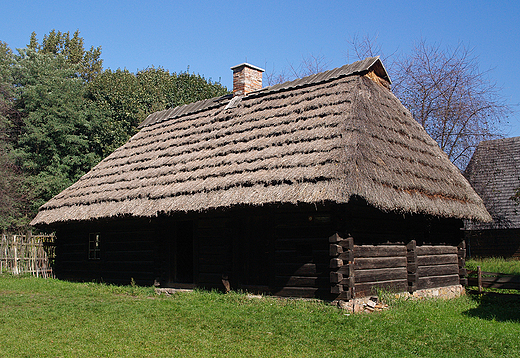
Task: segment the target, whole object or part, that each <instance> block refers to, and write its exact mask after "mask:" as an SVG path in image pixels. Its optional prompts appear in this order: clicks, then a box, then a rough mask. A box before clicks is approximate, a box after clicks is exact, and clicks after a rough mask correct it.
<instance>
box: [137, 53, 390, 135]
mask: <svg viewBox="0 0 520 358" xmlns="http://www.w3.org/2000/svg"><path fill="white" fill-rule="evenodd" d="M375 66H377V67H378V70H379V72H381V76H380V77H382V78H383V79H385V80H387V81H388V82H391V81H390V77H389V76H388V72H387V71H386V69H385V67H384V65H383V63H382V62H381V59H380V58H379V56H376V57H367V58H365V59H364V60H360V61H356V62H353V63H350V64H346V65H343V66H341V67H336V68H333V69H331V70H328V71H323V72H319V73H315V74H312V75H309V76H306V77H302V78H297V79H295V80H292V81H287V82H283V83H280V84H276V85H273V86H269V87H264V88H261V89H259V90H256V91H253V92H251V93H249V94H247V95H246V96H243V99H248V98H255V97H258V96H263V95H266V94H269V93H274V92H280V91H286V90H292V89H295V88H299V87H305V86H314V85H317V84H320V83H324V82H329V81H333V80H336V79H338V78H341V77H347V76H353V75H357V74H363V73H365V72H368V71H369V70H370V69H371V68H373V67H375ZM385 77H386V78H385ZM228 99H229V101H227V100H228ZM232 99H233V95H232V94H227V95H224V96H220V97H213V98H208V99H204V100H200V101H197V102H192V103H187V104H183V105H181V106H177V107H173V108H170V109H166V110H163V111H159V112H154V113H152V114H150V115H149V116H148V117H147V118H146V119H145V120H144V121H143V122H142V123H141V124H140V125H139V126H138V127H137V128H138V129H141V128H144V127H147V126H149V125H152V124H155V123H159V122H162V121H164V120H166V119H171V118H177V117H180V116H183V115H187V114H194V113H197V112H201V111H205V110H207V109H210V108H213V107H215V106H218V105H222V104H224V103H225V104H226V105H228V104H230V103H229V102H230V101H231V100H232ZM225 100H226V102H223V101H225ZM231 106H233V104H231Z"/></svg>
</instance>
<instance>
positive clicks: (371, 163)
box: [32, 58, 489, 225]
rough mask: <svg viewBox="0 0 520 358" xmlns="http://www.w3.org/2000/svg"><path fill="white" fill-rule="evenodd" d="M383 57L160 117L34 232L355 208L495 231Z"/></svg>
mask: <svg viewBox="0 0 520 358" xmlns="http://www.w3.org/2000/svg"><path fill="white" fill-rule="evenodd" d="M388 84H389V79H388V76H387V75H386V71H385V69H384V67H383V65H382V63H381V61H380V60H379V59H378V58H370V59H366V60H364V61H360V62H356V63H354V64H351V65H346V66H343V67H340V68H338V69H335V70H331V71H327V72H324V73H322V74H318V75H313V76H310V77H307V78H304V79H300V80H296V81H293V82H289V83H285V84H281V85H276V86H273V87H268V88H265V89H262V90H259V91H256V92H253V93H251V94H249V95H247V96H245V97H235V98H231V97H230V96H224V97H220V98H214V99H210V100H206V101H200V102H197V103H193V104H190V105H187V106H182V107H178V108H175V109H170V110H166V111H162V112H158V113H154V114H152V115H151V116H150V117H149V118H147V119H146V121H145V122H144V123H143V125H142V129H141V131H140V132H139V133H137V134H136V135H135V136H134V137H132V138H131V139H130V140H129V141H128V142H127V143H126V144H125V145H124V146H122V147H121V148H119V149H117V150H116V151H115V152H114V153H112V154H111V155H110V156H108V157H107V158H106V159H104V160H103V161H102V162H100V163H99V164H98V165H97V166H95V167H94V168H93V169H92V170H91V171H90V172H89V173H87V174H86V175H84V176H83V177H82V178H81V179H80V180H79V181H78V182H76V183H75V184H73V185H72V186H70V187H69V188H68V189H66V190H64V191H63V192H62V193H60V194H58V195H57V196H56V197H54V198H53V199H51V200H50V201H49V202H48V203H46V204H45V205H43V206H42V207H41V208H40V211H39V213H38V215H37V217H36V218H35V219H34V220H33V221H32V224H33V225H47V224H55V223H59V222H69V221H84V220H92V219H99V218H109V217H118V216H134V217H153V216H156V215H158V214H160V213H173V212H189V211H203V210H207V209H211V208H228V207H232V206H236V205H265V204H276V203H292V204H298V203H321V202H333V203H347V202H348V201H349V200H350V199H351V198H352V197H361V198H363V199H364V200H366V201H367V202H368V203H369V204H370V205H373V206H375V207H377V208H380V209H381V210H385V211H398V212H404V213H422V214H429V215H434V216H440V217H455V218H467V219H476V220H488V219H489V214H488V213H487V212H486V210H485V208H484V206H483V205H482V201H481V200H480V198H479V197H478V196H477V195H476V194H475V192H474V191H473V189H472V188H471V187H470V185H469V184H468V182H467V181H466V180H465V179H464V177H463V176H462V175H461V174H460V172H459V170H458V169H457V168H456V167H455V166H454V165H453V164H452V163H451V162H450V161H449V159H448V157H447V156H446V155H445V154H444V153H443V152H442V151H441V150H440V149H439V147H438V145H437V143H436V142H435V141H434V140H433V139H431V137H429V136H428V135H427V134H426V132H425V131H424V129H423V128H422V127H421V126H420V125H419V124H418V123H417V122H416V121H415V120H414V119H413V118H412V116H411V115H410V113H409V111H407V110H406V109H405V108H404V107H403V106H402V105H401V103H400V102H399V100H397V98H396V97H395V96H394V95H393V94H392V93H391V92H390V91H389V90H388V89H387V88H385V87H384V86H383V85H388Z"/></svg>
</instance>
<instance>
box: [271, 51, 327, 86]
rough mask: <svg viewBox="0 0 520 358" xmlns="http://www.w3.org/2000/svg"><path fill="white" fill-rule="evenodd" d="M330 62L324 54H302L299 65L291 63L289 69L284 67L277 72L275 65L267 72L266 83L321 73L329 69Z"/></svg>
mask: <svg viewBox="0 0 520 358" xmlns="http://www.w3.org/2000/svg"><path fill="white" fill-rule="evenodd" d="M328 67H329V62H327V61H326V60H325V57H324V56H323V55H314V54H310V55H308V56H306V57H305V56H302V60H301V62H300V64H299V65H298V66H295V65H293V64H289V67H288V69H287V68H286V69H282V70H281V71H280V72H276V71H275V70H274V67H273V69H272V70H271V71H269V72H266V74H265V76H266V83H267V85H268V86H272V85H275V84H279V83H284V82H287V81H292V80H294V79H296V78H302V77H306V76H310V75H314V74H316V73H320V72H323V71H326V70H328Z"/></svg>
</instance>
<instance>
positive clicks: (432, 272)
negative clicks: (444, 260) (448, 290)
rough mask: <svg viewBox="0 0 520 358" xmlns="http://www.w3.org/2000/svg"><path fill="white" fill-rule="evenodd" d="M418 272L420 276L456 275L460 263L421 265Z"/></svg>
mask: <svg viewBox="0 0 520 358" xmlns="http://www.w3.org/2000/svg"><path fill="white" fill-rule="evenodd" d="M417 273H418V274H419V277H426V276H446V275H454V274H458V273H459V265H458V264H448V265H433V266H419V267H418V268H417Z"/></svg>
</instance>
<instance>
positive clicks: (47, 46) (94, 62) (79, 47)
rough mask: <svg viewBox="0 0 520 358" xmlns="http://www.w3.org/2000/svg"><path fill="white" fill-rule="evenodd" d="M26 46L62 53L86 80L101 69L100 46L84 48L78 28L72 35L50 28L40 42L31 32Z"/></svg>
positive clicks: (56, 53)
mask: <svg viewBox="0 0 520 358" xmlns="http://www.w3.org/2000/svg"><path fill="white" fill-rule="evenodd" d="M27 48H28V49H31V50H34V51H36V52H41V53H46V54H52V55H58V54H61V55H63V56H64V58H65V60H66V62H67V63H68V64H71V65H77V67H76V68H77V70H78V73H79V75H80V76H81V77H82V78H83V79H84V80H86V81H91V80H93V79H94V78H95V77H96V76H97V75H98V74H100V73H101V72H102V70H103V60H102V59H101V46H98V47H96V48H94V46H91V47H90V50H88V51H87V50H85V48H84V40H83V38H82V37H80V36H79V30H76V32H74V34H73V35H72V37H70V33H69V32H68V31H67V32H60V31H56V30H52V31H51V32H49V34H47V35H44V37H43V40H42V43H41V44H40V43H39V42H38V39H37V38H36V33H35V32H33V33H32V34H31V38H30V40H29V45H27Z"/></svg>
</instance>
